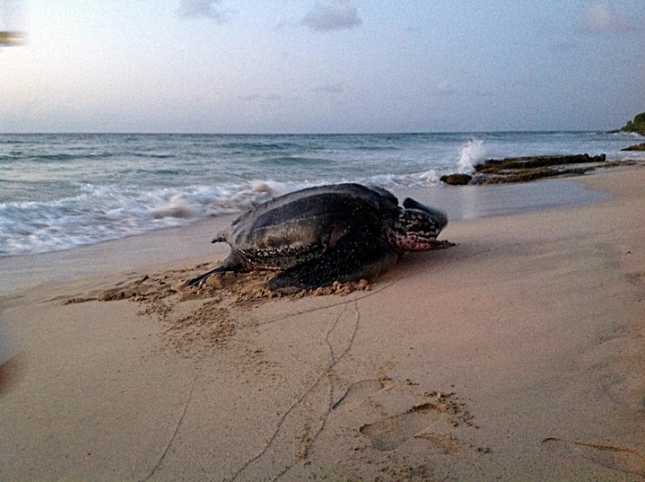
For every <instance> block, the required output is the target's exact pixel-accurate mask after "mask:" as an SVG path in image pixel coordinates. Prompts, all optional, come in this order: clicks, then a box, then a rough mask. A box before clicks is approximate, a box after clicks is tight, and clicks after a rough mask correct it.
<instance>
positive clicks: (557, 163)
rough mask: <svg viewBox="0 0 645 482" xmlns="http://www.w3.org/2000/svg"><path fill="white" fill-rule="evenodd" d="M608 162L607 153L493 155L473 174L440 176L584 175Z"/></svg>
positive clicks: (456, 181) (516, 178) (486, 180)
mask: <svg viewBox="0 0 645 482" xmlns="http://www.w3.org/2000/svg"><path fill="white" fill-rule="evenodd" d="M604 164H606V156H605V155H604V154H600V155H598V156H590V155H588V154H575V155H562V156H561V155H553V156H529V157H508V158H505V159H490V160H488V161H486V162H485V163H483V164H480V165H478V166H476V167H475V172H474V173H473V175H472V176H471V175H468V174H448V175H445V176H442V177H441V181H442V182H444V183H445V184H449V185H453V186H460V185H464V184H500V183H509V182H527V181H533V180H535V179H541V178H545V177H553V176H564V175H568V176H573V175H581V174H584V173H585V172H588V171H590V170H592V169H594V168H595V167H601V166H603V165H604Z"/></svg>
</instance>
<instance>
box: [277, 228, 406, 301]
mask: <svg viewBox="0 0 645 482" xmlns="http://www.w3.org/2000/svg"><path fill="white" fill-rule="evenodd" d="M397 259H398V255H397V254H396V251H394V248H392V246H390V245H389V244H388V243H386V242H385V241H384V240H382V239H380V238H378V237H376V236H373V235H371V234H366V233H361V232H356V231H350V232H349V233H347V234H346V235H344V236H343V237H342V238H341V239H339V240H338V242H336V244H335V245H334V246H333V247H330V248H329V249H327V250H326V251H325V252H324V253H323V254H322V255H320V256H319V257H317V258H314V259H311V260H309V261H306V262H304V263H301V264H299V265H296V266H294V267H292V268H289V269H286V270H284V271H282V272H281V273H279V274H278V275H276V276H275V277H273V278H272V279H271V280H269V282H268V283H267V288H269V289H270V290H271V291H278V292H280V291H282V292H286V291H292V290H294V289H314V288H318V287H319V286H328V285H331V284H332V283H333V282H334V281H340V282H347V281H358V280H360V279H363V278H365V279H370V278H374V277H375V276H377V275H378V274H380V273H382V272H383V271H385V270H387V269H389V268H391V267H392V266H394V264H395V263H396V261H397Z"/></svg>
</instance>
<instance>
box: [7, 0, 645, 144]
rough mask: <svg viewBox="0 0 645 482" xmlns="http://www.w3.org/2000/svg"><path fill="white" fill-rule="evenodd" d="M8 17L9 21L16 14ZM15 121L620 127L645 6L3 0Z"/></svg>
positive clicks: (156, 125) (285, 129)
mask: <svg viewBox="0 0 645 482" xmlns="http://www.w3.org/2000/svg"><path fill="white" fill-rule="evenodd" d="M3 23H4V25H3ZM2 29H4V30H16V29H20V30H24V31H25V32H26V34H27V41H26V43H25V44H24V45H21V46H10V47H0V132H142V133H144V132H177V133H372V132H375V133H384V132H455V131H459V132H466V131H467V132H472V131H507V130H528V131H535V130H608V129H615V128H619V127H621V126H622V125H624V124H625V123H626V122H627V121H628V120H631V119H632V118H633V117H634V116H635V115H636V114H638V113H639V112H643V111H645V55H644V53H645V0H432V1H427V0H417V1H414V0H400V1H391V0H372V1H360V0H321V1H310V0H262V1H258V0H93V1H87V0H56V1H55V2H54V1H51V0H24V1H23V0H0V30H2Z"/></svg>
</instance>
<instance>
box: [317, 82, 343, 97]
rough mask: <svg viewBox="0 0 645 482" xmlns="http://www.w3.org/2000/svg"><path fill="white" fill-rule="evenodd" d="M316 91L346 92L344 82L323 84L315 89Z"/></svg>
mask: <svg viewBox="0 0 645 482" xmlns="http://www.w3.org/2000/svg"><path fill="white" fill-rule="evenodd" d="M314 91H315V92H324V93H325V94H342V93H343V92H345V87H344V86H343V83H342V82H338V83H337V84H323V85H319V86H317V87H316V88H315V89H314Z"/></svg>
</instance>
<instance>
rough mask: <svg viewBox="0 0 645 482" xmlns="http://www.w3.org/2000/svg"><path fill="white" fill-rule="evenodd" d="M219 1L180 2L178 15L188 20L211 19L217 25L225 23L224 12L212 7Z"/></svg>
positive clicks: (195, 0) (193, 0) (190, 0)
mask: <svg viewBox="0 0 645 482" xmlns="http://www.w3.org/2000/svg"><path fill="white" fill-rule="evenodd" d="M219 1H220V0H181V5H180V6H179V10H178V11H179V15H181V16H182V17H189V18H197V17H207V18H212V19H213V20H215V21H216V22H217V23H224V22H225V21H226V12H225V11H223V10H219V9H217V8H215V7H214V6H213V4H214V3H219Z"/></svg>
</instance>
